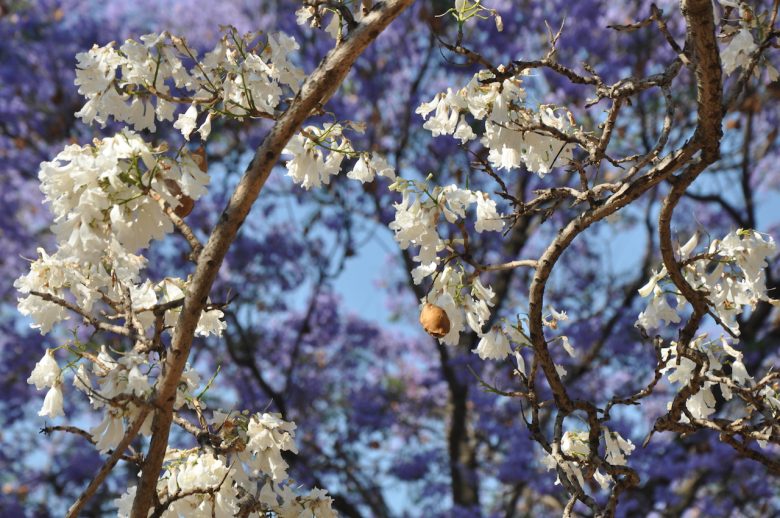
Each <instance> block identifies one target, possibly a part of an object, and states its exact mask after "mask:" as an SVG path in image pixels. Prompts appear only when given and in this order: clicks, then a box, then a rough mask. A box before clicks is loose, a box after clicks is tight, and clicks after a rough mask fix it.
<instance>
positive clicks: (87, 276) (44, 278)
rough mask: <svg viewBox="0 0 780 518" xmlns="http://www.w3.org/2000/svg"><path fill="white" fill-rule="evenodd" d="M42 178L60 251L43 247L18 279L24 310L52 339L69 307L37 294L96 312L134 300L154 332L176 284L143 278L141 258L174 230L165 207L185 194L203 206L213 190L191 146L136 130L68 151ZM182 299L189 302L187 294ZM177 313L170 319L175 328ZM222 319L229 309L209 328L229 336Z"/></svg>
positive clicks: (209, 316) (47, 165)
mask: <svg viewBox="0 0 780 518" xmlns="http://www.w3.org/2000/svg"><path fill="white" fill-rule="evenodd" d="M39 177H40V180H41V190H42V191H43V193H44V195H45V200H46V201H47V202H48V203H49V204H50V205H51V211H52V213H53V215H54V225H53V227H52V229H53V231H54V233H55V235H56V237H57V244H58V248H57V250H56V252H55V253H54V254H51V255H49V254H47V253H46V252H45V251H44V250H42V249H39V251H38V253H39V257H38V259H37V260H35V261H33V262H32V264H31V266H30V272H29V273H28V274H27V275H24V276H22V277H20V278H19V279H17V280H16V282H15V284H14V286H15V287H16V288H17V290H19V292H21V293H22V294H25V295H26V297H24V298H21V299H20V300H19V311H20V312H21V313H22V314H24V315H27V316H29V317H30V318H31V319H32V320H33V327H36V328H39V329H40V330H41V332H42V333H48V332H50V331H51V329H52V326H53V325H54V324H56V323H57V322H60V321H62V320H66V319H68V318H69V311H68V310H67V309H66V308H65V307H64V306H63V304H61V303H58V302H54V301H47V300H44V299H42V298H41V297H40V296H38V295H34V294H32V292H39V293H46V294H49V295H52V296H53V297H56V298H57V299H59V300H60V301H63V300H72V301H73V302H75V305H76V306H77V307H78V308H79V309H80V310H81V311H83V312H84V313H87V314H90V313H94V312H96V310H97V309H98V308H97V306H99V305H100V304H107V305H108V306H110V307H112V308H122V307H124V306H126V305H128V304H129V305H130V306H131V308H132V309H133V310H134V311H136V313H137V318H138V321H139V323H140V325H141V327H142V328H143V329H144V330H145V331H151V327H152V326H153V324H154V320H153V315H152V312H151V309H152V307H153V306H155V305H156V304H157V303H158V296H159V295H164V293H165V292H166V291H170V290H166V287H167V286H168V285H170V284H171V282H174V281H170V280H164V281H162V282H160V283H156V284H155V283H152V282H151V281H148V280H145V281H142V279H141V272H142V270H143V268H144V267H145V265H146V259H145V258H144V257H143V256H141V255H137V254H138V252H139V251H141V250H142V249H145V248H147V247H148V246H149V244H150V242H151V241H152V240H154V239H162V238H164V237H165V235H166V234H168V233H170V232H172V231H173V224H172V223H171V220H170V218H169V217H168V216H167V215H166V214H165V212H164V210H163V206H164V205H163V203H165V204H167V205H169V206H170V207H172V208H176V207H177V206H178V205H179V204H180V203H181V196H186V197H189V198H190V199H192V200H197V199H198V198H200V197H201V196H202V195H203V194H205V192H206V185H207V184H208V181H209V177H208V175H206V174H205V173H203V172H202V171H201V170H200V168H199V167H198V165H197V164H196V162H195V159H194V158H193V156H192V155H191V154H190V153H189V152H187V151H186V150H182V151H180V152H179V153H178V154H177V155H176V156H169V155H166V154H165V153H164V151H163V149H161V148H153V147H152V146H151V145H149V144H148V143H146V142H144V141H143V139H142V138H141V137H140V136H139V135H138V134H136V133H133V132H131V131H127V130H126V131H124V132H122V133H120V134H118V135H116V136H114V137H108V138H105V139H103V140H97V141H95V143H94V144H93V145H88V146H78V145H75V144H73V145H70V146H67V147H66V148H65V149H64V150H63V151H62V152H61V153H60V154H59V155H57V157H56V158H55V159H54V160H53V161H51V162H44V163H43V164H41V171H40V174H39ZM175 282H179V283H180V284H184V282H183V281H175ZM178 294H179V296H180V297H183V292H182V291H181V290H179V292H178ZM169 298H170V297H169ZM128 299H129V300H128ZM96 305H97V306H96ZM175 311H176V310H174V309H172V310H170V311H169V316H166V318H168V322H169V323H170V320H171V318H173V316H174V312H175ZM221 315H222V313H221V311H219V310H214V311H210V312H206V313H204V317H203V318H204V320H203V326H202V327H201V332H202V333H204V334H205V333H209V332H213V333H216V334H219V333H220V331H221V329H222V326H221V325H220V324H215V323H214V322H213V319H214V318H215V317H216V318H219V317H221Z"/></svg>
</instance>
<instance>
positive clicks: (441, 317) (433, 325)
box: [420, 302, 450, 338]
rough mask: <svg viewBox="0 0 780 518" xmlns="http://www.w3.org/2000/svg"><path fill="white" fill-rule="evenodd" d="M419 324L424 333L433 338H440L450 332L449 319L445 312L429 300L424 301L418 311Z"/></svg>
mask: <svg viewBox="0 0 780 518" xmlns="http://www.w3.org/2000/svg"><path fill="white" fill-rule="evenodd" d="M420 324H421V325H422V326H423V329H425V332H426V333H428V334H429V335H431V336H433V337H435V338H441V337H443V336H444V335H446V334H447V333H449V332H450V319H449V317H448V316H447V312H446V311H444V310H443V309H442V308H440V307H439V306H437V305H435V304H431V303H430V302H426V303H425V305H424V306H423V308H422V311H420Z"/></svg>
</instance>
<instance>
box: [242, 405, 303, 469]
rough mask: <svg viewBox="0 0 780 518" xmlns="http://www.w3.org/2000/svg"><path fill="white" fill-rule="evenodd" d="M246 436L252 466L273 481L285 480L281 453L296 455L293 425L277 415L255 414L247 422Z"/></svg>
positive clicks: (285, 465)
mask: <svg viewBox="0 0 780 518" xmlns="http://www.w3.org/2000/svg"><path fill="white" fill-rule="evenodd" d="M247 436H248V437H249V441H248V442H247V449H248V450H249V451H251V452H252V453H254V454H255V457H254V458H253V459H252V461H253V462H252V463H251V464H252V466H253V467H255V468H256V469H259V470H260V471H262V472H263V473H265V474H267V475H270V476H271V478H272V479H273V480H281V479H285V478H287V463H286V462H285V461H284V459H282V451H291V452H293V453H298V449H297V448H296V447H295V440H294V438H295V424H294V423H290V422H287V421H284V420H282V419H281V418H280V417H279V415H278V414H268V413H265V414H255V415H253V416H252V418H251V419H250V420H249V426H248V428H247Z"/></svg>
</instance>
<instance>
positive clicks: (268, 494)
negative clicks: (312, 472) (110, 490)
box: [116, 411, 336, 518]
mask: <svg viewBox="0 0 780 518" xmlns="http://www.w3.org/2000/svg"><path fill="white" fill-rule="evenodd" d="M210 424H211V425H212V426H213V427H215V428H216V429H219V430H220V433H221V435H222V436H223V437H224V438H225V440H226V441H229V444H228V446H227V449H231V450H234V451H232V452H231V453H219V454H213V455H204V454H202V453H201V452H199V451H198V450H178V449H172V448H169V449H168V451H167V452H166V456H165V464H164V470H165V472H164V473H163V475H162V477H161V478H160V480H159V482H158V486H157V492H158V495H159V497H160V500H161V501H162V502H165V503H166V504H167V507H166V509H165V511H164V512H163V513H162V514H161V516H163V517H177V516H186V517H196V518H197V517H203V518H211V517H213V516H216V517H224V518H228V517H233V516H238V515H240V514H241V510H242V506H246V507H247V508H249V509H251V510H252V511H253V514H252V516H257V515H258V513H274V515H276V516H281V517H296V518H314V517H317V518H320V517H324V518H329V517H335V516H336V514H335V512H333V510H332V509H331V505H332V499H331V498H330V497H328V496H327V493H326V492H325V491H323V490H321V489H316V488H315V489H313V490H311V491H310V492H309V493H308V494H304V495H301V494H298V493H296V492H295V491H294V490H293V489H292V487H291V486H292V481H289V480H287V471H286V470H287V463H285V462H284V460H283V459H282V452H284V451H289V452H292V453H296V452H297V449H296V447H295V441H294V438H295V431H294V430H295V425H294V424H292V423H288V422H286V421H283V420H282V419H280V418H279V416H278V415H276V414H267V413H264V414H259V413H258V414H254V415H252V416H249V417H247V416H246V415H244V414H237V415H231V414H227V413H224V412H220V411H215V412H214V414H213V418H212V419H211V423H210ZM135 492H136V487H135V486H132V487H130V488H129V489H128V490H127V492H126V493H125V494H124V495H122V497H120V498H119V499H118V500H117V501H116V503H117V507H118V509H119V512H118V516H120V517H126V516H130V510H131V508H132V503H133V499H134V498H135Z"/></svg>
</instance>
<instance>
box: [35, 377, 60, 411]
mask: <svg viewBox="0 0 780 518" xmlns="http://www.w3.org/2000/svg"><path fill="white" fill-rule="evenodd" d="M62 403H63V397H62V383H59V382H57V383H55V384H54V385H53V386H52V387H51V388H50V389H49V391H48V392H47V393H46V397H45V398H44V399H43V406H42V407H41V411H40V412H38V415H39V416H42V417H46V416H48V417H51V418H55V417H57V416H61V415H65V412H64V411H63V410H62Z"/></svg>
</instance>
